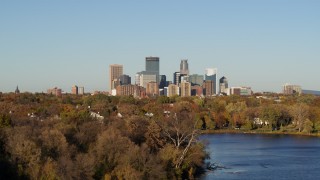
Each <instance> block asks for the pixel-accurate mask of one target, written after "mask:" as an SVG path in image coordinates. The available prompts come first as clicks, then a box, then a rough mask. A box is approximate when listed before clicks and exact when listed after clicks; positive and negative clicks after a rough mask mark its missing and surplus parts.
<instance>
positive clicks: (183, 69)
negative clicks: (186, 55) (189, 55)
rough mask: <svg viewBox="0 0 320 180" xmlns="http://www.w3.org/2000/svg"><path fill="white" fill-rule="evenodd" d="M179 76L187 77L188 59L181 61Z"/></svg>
mask: <svg viewBox="0 0 320 180" xmlns="http://www.w3.org/2000/svg"><path fill="white" fill-rule="evenodd" d="M180 74H183V75H189V65H188V59H183V60H181V63H180Z"/></svg>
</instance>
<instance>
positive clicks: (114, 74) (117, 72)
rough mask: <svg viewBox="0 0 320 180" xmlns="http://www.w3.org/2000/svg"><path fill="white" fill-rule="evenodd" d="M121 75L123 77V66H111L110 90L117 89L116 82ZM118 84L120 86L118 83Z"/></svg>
mask: <svg viewBox="0 0 320 180" xmlns="http://www.w3.org/2000/svg"><path fill="white" fill-rule="evenodd" d="M121 75H123V65H120V64H111V65H110V66H109V85H110V90H112V89H115V88H116V86H115V83H114V81H119V77H120V76H121ZM116 84H118V83H116ZM119 84H120V83H119Z"/></svg>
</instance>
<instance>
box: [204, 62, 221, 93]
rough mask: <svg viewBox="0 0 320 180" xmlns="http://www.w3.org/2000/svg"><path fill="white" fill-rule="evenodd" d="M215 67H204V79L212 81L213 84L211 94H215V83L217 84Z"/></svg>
mask: <svg viewBox="0 0 320 180" xmlns="http://www.w3.org/2000/svg"><path fill="white" fill-rule="evenodd" d="M217 71H218V70H217V69H216V68H207V69H206V74H205V80H206V81H208V80H210V81H212V83H213V84H214V86H213V91H212V93H213V94H217V88H216V84H217Z"/></svg>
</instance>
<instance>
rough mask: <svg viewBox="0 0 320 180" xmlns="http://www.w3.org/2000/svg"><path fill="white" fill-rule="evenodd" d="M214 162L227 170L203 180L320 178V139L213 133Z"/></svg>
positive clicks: (210, 141) (209, 137)
mask: <svg viewBox="0 0 320 180" xmlns="http://www.w3.org/2000/svg"><path fill="white" fill-rule="evenodd" d="M201 139H202V140H204V141H205V143H206V144H207V151H208V152H209V153H210V157H211V159H210V160H209V161H210V162H214V163H216V164H218V165H220V166H223V167H224V168H222V169H218V170H215V171H211V172H207V173H206V174H205V175H204V177H202V178H201V179H203V180H207V179H222V180H223V179H228V180H229V179H276V180H278V179H290V180H294V179H299V180H300V179H303V180H305V179H310V180H314V179H320V138H318V137H307V136H290V135H256V134H209V135H202V136H201Z"/></svg>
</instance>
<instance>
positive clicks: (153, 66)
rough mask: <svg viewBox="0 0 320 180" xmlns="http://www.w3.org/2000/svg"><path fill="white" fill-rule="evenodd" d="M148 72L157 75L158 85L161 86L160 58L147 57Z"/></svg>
mask: <svg viewBox="0 0 320 180" xmlns="http://www.w3.org/2000/svg"><path fill="white" fill-rule="evenodd" d="M146 72H148V73H149V74H155V75H156V77H157V79H156V80H157V81H156V82H157V83H158V84H159V76H160V65H159V57H151V56H150V57H146Z"/></svg>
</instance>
